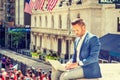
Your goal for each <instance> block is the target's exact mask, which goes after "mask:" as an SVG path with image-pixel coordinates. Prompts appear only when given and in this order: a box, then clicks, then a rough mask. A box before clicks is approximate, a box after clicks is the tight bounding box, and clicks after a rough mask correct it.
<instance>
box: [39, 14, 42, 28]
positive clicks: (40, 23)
mask: <svg viewBox="0 0 120 80" xmlns="http://www.w3.org/2000/svg"><path fill="white" fill-rule="evenodd" d="M39 21H40V27H41V23H42V21H41V16H40V17H39Z"/></svg>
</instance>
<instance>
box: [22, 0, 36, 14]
mask: <svg viewBox="0 0 120 80" xmlns="http://www.w3.org/2000/svg"><path fill="white" fill-rule="evenodd" d="M33 8H34V2H33V1H32V0H25V9H24V12H26V13H28V14H32V9H33Z"/></svg>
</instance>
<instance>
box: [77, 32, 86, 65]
mask: <svg viewBox="0 0 120 80" xmlns="http://www.w3.org/2000/svg"><path fill="white" fill-rule="evenodd" d="M86 34H87V31H86V32H85V34H84V35H83V36H82V37H81V38H80V37H79V39H78V45H77V48H76V51H77V63H78V64H79V65H83V63H82V61H80V57H79V55H80V50H81V46H82V43H83V41H84V39H85V36H86Z"/></svg>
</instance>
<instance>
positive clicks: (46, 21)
mask: <svg viewBox="0 0 120 80" xmlns="http://www.w3.org/2000/svg"><path fill="white" fill-rule="evenodd" d="M45 23H46V25H45V26H46V27H47V25H48V20H47V16H45Z"/></svg>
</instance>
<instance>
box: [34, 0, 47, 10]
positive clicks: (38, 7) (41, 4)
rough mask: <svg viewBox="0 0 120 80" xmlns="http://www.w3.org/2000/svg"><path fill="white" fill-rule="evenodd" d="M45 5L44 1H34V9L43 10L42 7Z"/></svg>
mask: <svg viewBox="0 0 120 80" xmlns="http://www.w3.org/2000/svg"><path fill="white" fill-rule="evenodd" d="M44 3H45V0H36V1H35V7H34V8H35V9H39V10H43V5H44Z"/></svg>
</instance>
